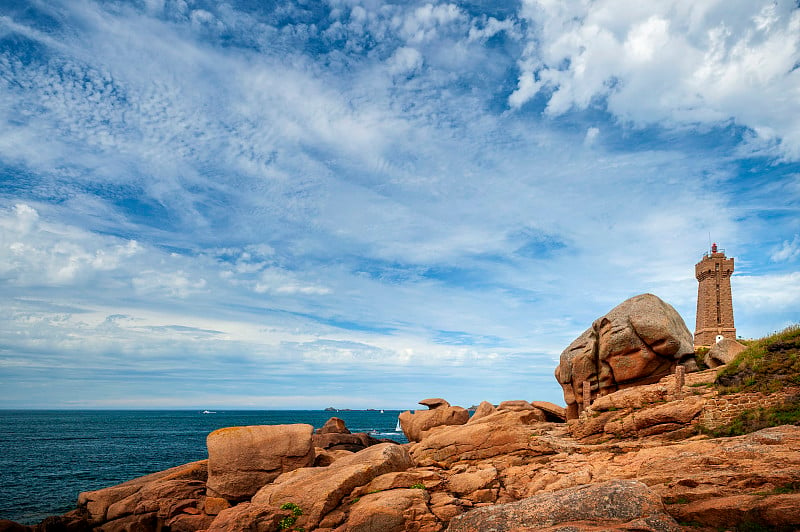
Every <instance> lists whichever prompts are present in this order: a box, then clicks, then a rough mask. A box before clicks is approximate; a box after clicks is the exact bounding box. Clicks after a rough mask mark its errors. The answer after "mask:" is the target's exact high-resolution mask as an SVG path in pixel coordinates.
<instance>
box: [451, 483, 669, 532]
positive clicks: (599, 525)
mask: <svg viewBox="0 0 800 532" xmlns="http://www.w3.org/2000/svg"><path fill="white" fill-rule="evenodd" d="M556 527H557V529H558V530H572V531H576V532H577V531H582V530H587V531H588V530H652V531H656V530H658V531H663V532H672V531H674V532H679V531H680V530H681V528H680V526H679V525H678V523H676V522H675V520H674V519H672V518H671V517H670V516H669V515H667V514H666V512H665V511H664V505H663V504H662V502H661V497H659V496H658V495H657V494H656V493H654V492H653V491H651V490H650V489H649V488H648V487H647V486H646V485H644V484H642V483H641V482H637V481H635V480H612V481H609V482H604V483H601V484H589V485H584V486H578V487H575V488H569V489H564V490H561V491H556V492H551V493H543V494H540V495H536V496H533V497H530V498H528V499H524V500H521V501H517V502H513V503H507V504H497V505H494V506H486V507H483V508H478V509H475V510H472V511H470V512H467V513H465V514H462V515H460V516H457V517H455V518H453V519H452V520H451V521H450V526H449V527H448V528H447V530H448V532H484V531H487V530H492V531H494V532H506V531H512V530H514V531H528V530H530V531H533V530H552V529H556Z"/></svg>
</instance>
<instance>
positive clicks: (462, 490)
mask: <svg viewBox="0 0 800 532" xmlns="http://www.w3.org/2000/svg"><path fill="white" fill-rule="evenodd" d="M496 478H497V469H495V468H494V467H491V466H486V467H483V468H480V469H475V470H473V471H468V472H464V473H458V474H455V475H452V476H451V477H450V478H449V479H448V480H447V488H448V491H450V492H451V493H454V494H456V495H458V496H464V495H466V494H468V493H472V492H474V491H477V490H479V489H482V488H485V487H487V486H489V485H490V484H492V483H493V482H495V479H496Z"/></svg>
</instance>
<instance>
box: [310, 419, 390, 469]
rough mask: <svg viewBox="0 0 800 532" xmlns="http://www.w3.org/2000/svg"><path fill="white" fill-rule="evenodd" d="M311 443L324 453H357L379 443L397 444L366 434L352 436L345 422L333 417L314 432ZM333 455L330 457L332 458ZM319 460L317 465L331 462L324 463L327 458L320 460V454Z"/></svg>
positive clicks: (359, 433) (358, 433)
mask: <svg viewBox="0 0 800 532" xmlns="http://www.w3.org/2000/svg"><path fill="white" fill-rule="evenodd" d="M311 443H312V444H313V445H314V447H315V448H316V449H320V450H322V451H350V452H352V453H357V452H358V451H363V450H364V449H366V448H367V447H370V446H372V445H377V444H379V443H395V442H393V441H392V440H378V439H376V438H373V437H372V436H370V435H369V434H367V433H365V432H357V433H355V434H352V433H351V432H350V429H348V428H347V425H345V423H344V421H343V420H341V419H339V418H338V417H332V418H330V419H329V420H328V421H326V422H325V424H324V425H323V426H322V427H321V428H319V429H317V430H316V431H315V432H314V435H313V436H312V437H311ZM330 456H331V455H328V457H330ZM317 458H318V460H317V461H316V462H315V465H328V464H329V463H330V462H327V463H322V462H325V461H326V460H327V458H322V459H321V460H320V458H321V457H320V453H319V452H318V453H317Z"/></svg>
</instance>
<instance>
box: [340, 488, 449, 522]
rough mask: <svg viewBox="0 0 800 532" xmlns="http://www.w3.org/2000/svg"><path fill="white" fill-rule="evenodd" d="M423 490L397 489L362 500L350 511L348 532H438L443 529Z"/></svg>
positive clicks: (366, 496)
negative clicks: (429, 507) (410, 531)
mask: <svg viewBox="0 0 800 532" xmlns="http://www.w3.org/2000/svg"><path fill="white" fill-rule="evenodd" d="M429 501H430V495H429V494H428V492H427V491H426V490H423V489H393V490H389V491H382V492H377V493H371V494H368V495H364V496H363V497H361V498H360V499H359V500H358V501H357V502H356V503H355V504H353V506H352V507H351V509H350V512H349V517H348V519H347V522H346V523H345V524H344V527H343V529H344V530H345V531H347V532H406V531H408V530H414V531H417V532H438V531H439V530H441V526H440V525H439V523H438V522H437V520H436V517H435V516H434V515H433V514H432V513H431V511H430V510H429V509H428V502H429Z"/></svg>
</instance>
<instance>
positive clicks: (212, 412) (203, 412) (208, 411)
mask: <svg viewBox="0 0 800 532" xmlns="http://www.w3.org/2000/svg"><path fill="white" fill-rule="evenodd" d="M200 413H201V414H216V412H214V411H213V410H203V411H202V412H200Z"/></svg>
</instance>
